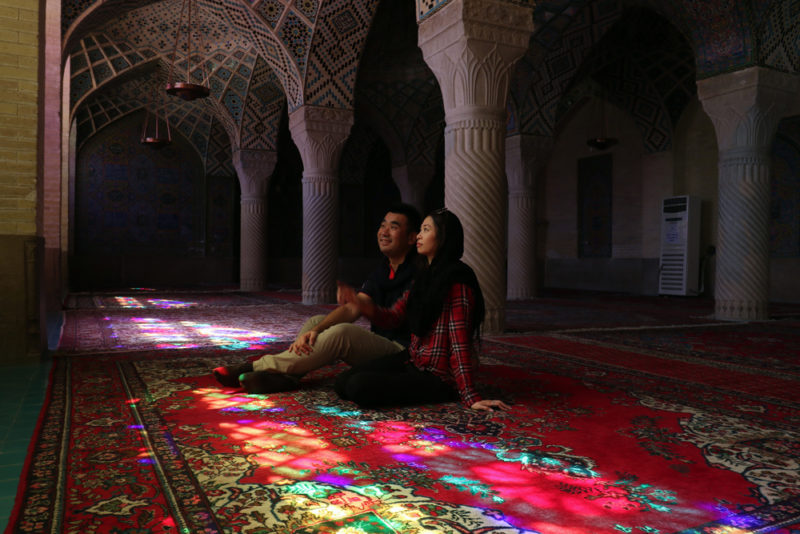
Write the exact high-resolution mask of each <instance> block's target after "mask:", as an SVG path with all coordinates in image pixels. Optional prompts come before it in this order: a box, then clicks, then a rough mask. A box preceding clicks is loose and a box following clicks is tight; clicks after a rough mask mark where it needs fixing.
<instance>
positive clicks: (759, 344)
mask: <svg viewBox="0 0 800 534" xmlns="http://www.w3.org/2000/svg"><path fill="white" fill-rule="evenodd" d="M563 337H565V338H572V339H575V340H578V341H584V342H588V343H592V344H597V345H600V344H602V345H606V346H610V347H620V348H629V349H634V350H636V351H637V352H647V353H648V354H663V355H665V357H669V358H673V359H675V360H676V361H677V360H679V359H680V360H683V361H691V360H693V359H697V358H702V360H703V361H704V363H706V364H708V363H711V360H713V362H714V363H715V364H716V365H719V366H728V367H733V366H744V367H747V368H749V369H758V370H760V371H761V372H763V373H770V372H771V373H774V374H777V375H783V374H785V373H788V374H790V375H792V376H794V377H795V378H800V358H798V355H800V320H797V319H781V320H773V321H760V322H751V323H739V324H730V323H728V324H722V325H717V326H699V327H694V328H657V329H656V328H632V329H619V328H615V329H609V330H589V331H584V332H569V333H567V335H565V336H563Z"/></svg>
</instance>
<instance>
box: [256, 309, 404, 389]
mask: <svg viewBox="0 0 800 534" xmlns="http://www.w3.org/2000/svg"><path fill="white" fill-rule="evenodd" d="M324 318H325V316H324V315H315V316H313V317H311V318H310V319H309V320H308V321H306V323H305V324H304V325H303V328H302V329H300V333H299V334H297V336H298V337H300V335H302V334H304V333H306V332H308V331H309V330H311V329H312V328H313V327H314V326H316V325H317V324H319V322H320V321H322V319H324ZM403 349H405V347H404V346H402V345H401V344H400V343H397V342H396V341H392V340H390V339H386V338H385V337H383V336H379V335H378V334H374V333H372V332H370V331H369V330H367V329H366V328H363V327H361V326H357V325H354V324H352V323H340V324H337V325H334V326H332V327H330V328H328V329H326V330H325V331H324V332H322V333H321V334H320V335H318V336H317V340H316V342H315V343H314V347H313V350H312V351H311V353H310V354H302V355H301V354H295V353H294V352H289V351H288V350H285V351H283V352H280V353H278V354H265V355H264V356H262V357H261V358H260V359H258V360H256V361H254V362H253V370H254V371H277V372H280V373H286V374H290V375H294V376H303V375H304V374H306V373H308V372H311V371H313V370H314V369H319V368H320V367H323V366H325V365H329V364H331V363H334V362H335V361H336V360H342V361H344V362H346V363H348V364H350V365H357V364H360V363H364V362H367V361H370V360H374V359H375V358H378V357H380V356H385V355H387V354H393V353H395V352H400V351H402V350H403Z"/></svg>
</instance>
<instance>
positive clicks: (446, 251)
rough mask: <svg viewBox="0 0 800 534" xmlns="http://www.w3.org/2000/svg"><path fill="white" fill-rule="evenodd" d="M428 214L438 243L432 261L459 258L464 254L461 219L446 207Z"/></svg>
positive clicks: (438, 261) (450, 260)
mask: <svg viewBox="0 0 800 534" xmlns="http://www.w3.org/2000/svg"><path fill="white" fill-rule="evenodd" d="M428 216H429V217H430V218H431V219H432V220H433V225H434V226H435V227H436V244H437V245H438V247H437V250H436V256H434V258H433V262H436V263H440V262H453V261H458V260H460V259H461V256H462V255H463V254H464V227H463V226H461V221H460V220H459V219H458V217H456V214H455V213H453V212H452V211H450V210H448V209H447V208H441V209H438V210H435V211H432V212H430V214H428ZM433 262H432V263H433ZM431 266H433V265H431Z"/></svg>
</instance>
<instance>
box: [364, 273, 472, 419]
mask: <svg viewBox="0 0 800 534" xmlns="http://www.w3.org/2000/svg"><path fill="white" fill-rule="evenodd" d="M407 304H408V291H406V292H405V293H404V294H403V296H402V297H400V300H398V301H397V302H395V303H394V305H393V306H392V307H391V308H380V307H378V308H376V313H375V317H374V318H373V319H372V321H373V322H375V323H377V324H378V325H380V326H383V327H392V326H395V325H397V324H399V323H401V322H402V321H403V319H405V317H406V305H407ZM474 305H475V296H474V294H473V292H472V288H470V287H469V286H468V285H466V284H460V283H456V284H453V286H452V287H451V288H450V292H449V293H448V294H447V298H446V300H445V302H444V305H443V306H442V313H441V314H440V315H439V318H438V319H436V321H435V322H434V323H433V326H432V327H431V329H430V330H429V331H428V333H427V334H426V335H425V337H422V338H420V337H418V336H417V335H415V334H413V333H412V334H411V344H410V345H409V346H408V353H409V354H410V355H411V361H412V362H413V363H414V366H416V368H417V369H420V370H421V371H429V372H431V373H433V374H435V375H436V376H438V377H439V378H441V379H442V380H443V381H445V382H446V383H448V384H450V385H452V386H453V387H455V388H456V390H458V394H459V395H460V396H461V402H462V403H463V404H464V405H465V406H467V407H471V406H472V405H473V404H474V403H476V402H478V401H479V400H481V397H480V395H478V393H477V392H476V391H475V386H474V384H473V374H474V371H475V369H476V368H477V363H478V359H477V357H476V356H475V354H474V353H473V346H472V339H471V333H472V324H471V321H470V316H471V312H472V307H473V306H474Z"/></svg>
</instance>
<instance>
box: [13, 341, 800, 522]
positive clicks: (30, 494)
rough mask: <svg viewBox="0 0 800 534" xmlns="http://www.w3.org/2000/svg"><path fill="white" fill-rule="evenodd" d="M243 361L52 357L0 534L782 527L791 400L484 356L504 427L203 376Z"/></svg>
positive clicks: (541, 357)
mask: <svg viewBox="0 0 800 534" xmlns="http://www.w3.org/2000/svg"><path fill="white" fill-rule="evenodd" d="M280 346H285V343H284V344H283V345H281V344H280V343H276V344H275V347H280ZM254 354H256V352H255V351H242V350H238V351H231V350H223V349H218V348H201V349H192V350H190V351H174V350H172V351H139V352H128V353H125V354H120V353H96V354H93V355H92V356H91V357H78V358H76V357H61V358H57V359H56V363H55V365H54V370H53V377H52V385H51V387H52V391H51V392H50V395H49V398H48V402H47V405H46V407H45V410H44V412H43V414H42V418H41V420H40V427H39V430H38V439H37V440H36V441H35V444H34V447H33V448H32V450H31V457H30V461H29V465H28V466H27V469H26V472H25V474H24V478H23V488H22V491H21V492H20V497H19V502H18V508H17V509H16V510H15V514H16V515H15V517H14V518H13V519H14V520H13V521H12V525H11V526H10V527H9V530H7V533H12V532H13V533H34V532H36V533H39V532H67V533H85V532H120V533H123V532H125V533H140V532H141V533H144V532H237V533H238V532H241V533H260V534H267V533H294V534H298V533H302V534H310V533H334V532H335V533H339V534H345V533H346V534H355V533H361V532H364V533H397V534H400V533H402V534H423V533H425V534H429V533H433V532H437V533H438V532H441V533H453V534H456V533H457V534H490V533H492V534H495V533H496V534H506V533H508V534H510V533H542V534H545V533H546V534H556V533H558V534H563V533H569V534H572V533H575V534H604V533H609V534H611V533H619V532H630V533H637V534H638V533H649V534H666V533H674V532H684V533H686V534H708V533H712V532H716V533H722V532H747V530H744V531H743V530H741V529H742V528H747V529H756V528H759V529H763V530H759V531H763V532H767V531H770V532H780V533H782V534H784V533H785V534H789V533H796V532H800V531H799V530H798V528H800V430H798V429H799V428H800V420H798V417H799V416H798V414H799V413H800V405H798V404H796V403H791V402H788V401H779V400H778V399H770V398H762V397H757V396H754V395H748V394H746V393H743V392H741V391H738V390H736V389H726V388H723V387H714V388H709V387H706V386H704V385H703V384H698V383H694V382H691V381H682V380H675V379H671V378H670V377H667V376H661V375H659V374H657V373H646V372H642V371H640V370H637V369H632V368H631V369H628V368H625V367H622V366H619V365H609V364H605V363H603V362H599V361H598V362H593V363H591V364H588V363H587V362H584V361H581V360H580V359H578V358H566V357H563V356H561V355H558V354H553V353H549V352H547V351H542V350H537V349H534V348H530V347H522V346H515V345H513V344H510V343H503V342H494V341H485V342H484V354H485V358H484V362H485V363H484V365H483V366H482V368H481V369H482V371H481V383H482V386H481V387H482V388H483V390H484V393H485V394H486V395H487V396H494V397H501V398H504V399H505V400H506V401H507V402H509V403H510V404H512V405H513V410H512V411H511V412H509V413H507V414H480V413H476V412H474V411H471V410H467V409H465V408H463V407H461V406H459V405H457V404H454V403H450V404H441V405H429V406H421V407H413V408H396V409H387V410H359V409H357V407H356V406H355V405H353V404H351V403H348V402H344V401H341V400H340V399H339V398H338V397H337V396H336V394H335V393H334V392H333V390H332V388H331V384H332V378H333V376H335V374H336V372H338V371H339V370H341V368H339V367H334V368H328V369H322V370H319V371H317V372H315V373H312V374H310V375H308V376H306V377H305V378H304V379H303V386H304V387H303V388H302V389H301V390H300V391H297V392H293V393H283V394H273V395H246V394H243V392H241V391H238V390H234V389H229V388H223V387H220V386H219V385H218V384H216V383H215V382H214V380H213V378H212V377H211V376H210V374H209V372H208V370H209V369H210V368H211V367H214V366H216V365H219V364H220V363H226V362H234V361H241V359H243V358H245V357H249V356H253V355H254ZM792 525H793V526H792ZM732 529H739V530H732ZM753 531H755V530H753Z"/></svg>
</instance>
